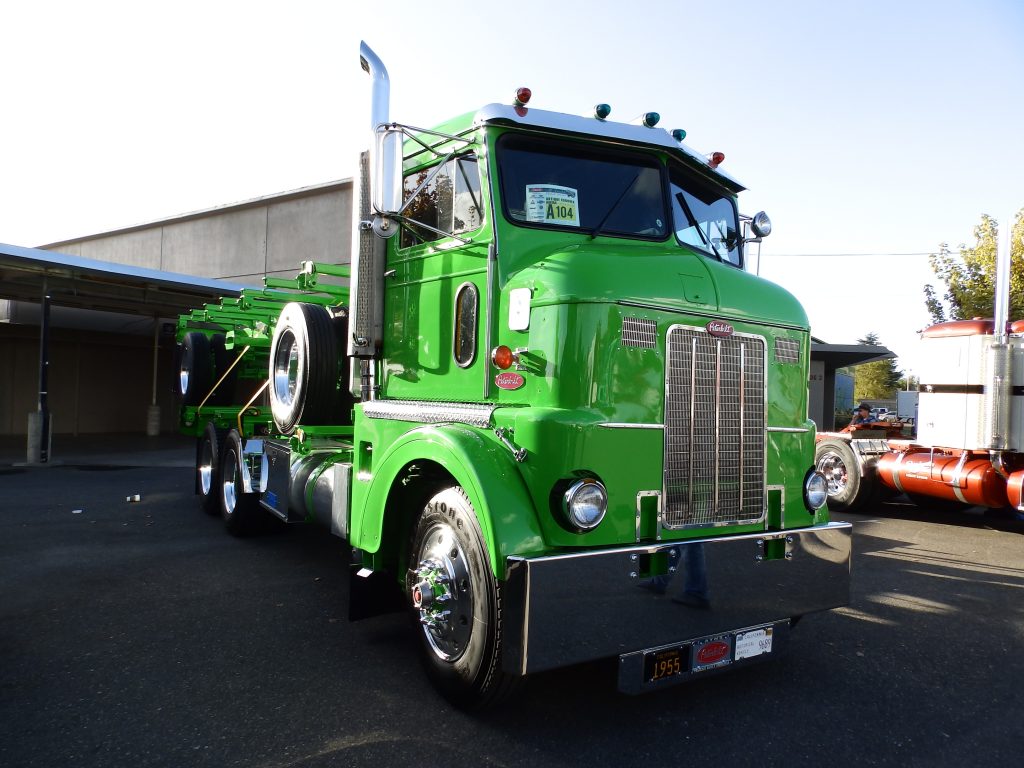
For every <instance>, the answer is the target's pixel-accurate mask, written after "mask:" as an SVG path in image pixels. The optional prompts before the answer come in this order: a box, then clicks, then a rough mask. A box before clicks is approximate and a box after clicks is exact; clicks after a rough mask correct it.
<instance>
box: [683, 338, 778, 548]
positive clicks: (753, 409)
mask: <svg viewBox="0 0 1024 768" xmlns="http://www.w3.org/2000/svg"><path fill="white" fill-rule="evenodd" d="M667 349H668V355H667V356H668V360H667V373H666V377H665V488H664V499H665V503H664V518H663V524H664V525H665V527H666V528H689V527H694V526H713V525H728V524H732V523H749V522H756V521H758V520H760V519H761V518H762V517H763V514H764V434H765V430H764V426H765V382H764V371H765V342H764V339H762V338H761V337H759V336H750V335H747V334H734V335H732V336H728V337H716V336H712V335H710V334H709V333H708V332H707V331H705V330H704V329H703V328H690V327H685V326H673V327H672V328H670V329H669V333H668V342H667Z"/></svg>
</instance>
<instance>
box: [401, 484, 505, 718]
mask: <svg viewBox="0 0 1024 768" xmlns="http://www.w3.org/2000/svg"><path fill="white" fill-rule="evenodd" d="M409 560H410V562H409V575H408V577H407V587H408V593H409V596H410V599H411V601H412V605H413V608H414V610H415V617H416V619H417V623H418V626H419V632H418V634H419V636H420V641H421V648H422V652H423V660H424V664H425V666H426V670H427V674H428V676H429V677H430V678H431V680H432V681H433V683H434V685H435V686H436V687H437V688H438V689H439V690H440V691H441V693H442V694H443V695H444V696H445V698H447V699H448V700H449V701H451V702H452V703H453V704H455V705H456V706H459V707H463V708H467V709H479V708H484V707H487V706H490V705H493V704H495V703H497V702H498V701H499V700H500V699H502V698H504V697H505V696H507V695H508V694H509V693H511V691H512V690H513V688H514V687H515V685H516V684H517V682H518V681H519V680H520V678H516V677H512V676H511V675H507V674H505V673H504V672H503V671H502V670H501V649H502V642H503V634H502V625H501V586H500V584H499V583H498V581H497V580H496V579H495V578H494V574H493V573H492V571H491V567H490V562H489V559H488V556H487V549H486V547H485V545H484V538H483V534H482V533H481V531H480V525H479V523H478V522H477V519H476V514H475V513H474V512H473V505H472V503H471V502H470V500H469V497H468V496H466V493H465V491H463V490H462V488H460V487H458V486H453V487H451V488H446V489H445V490H443V491H441V492H440V493H437V494H436V495H434V496H433V497H432V498H431V499H430V501H429V502H427V505H426V507H424V509H423V512H422V513H421V514H420V517H419V520H418V521H417V524H416V529H415V532H414V534H413V539H412V547H411V549H410V556H409Z"/></svg>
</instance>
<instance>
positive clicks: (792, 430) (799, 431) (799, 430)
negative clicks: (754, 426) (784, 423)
mask: <svg viewBox="0 0 1024 768" xmlns="http://www.w3.org/2000/svg"><path fill="white" fill-rule="evenodd" d="M765 431H766V432H782V433H785V434H791V435H803V434H806V433H808V432H810V431H811V430H809V429H807V428H806V427H765Z"/></svg>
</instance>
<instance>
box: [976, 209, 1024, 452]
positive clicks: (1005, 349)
mask: <svg viewBox="0 0 1024 768" xmlns="http://www.w3.org/2000/svg"><path fill="white" fill-rule="evenodd" d="M1004 226H1005V228H1006V232H1005V235H1004V238H1003V247H1002V248H998V244H997V252H996V284H995V307H994V310H993V312H994V324H993V328H992V334H993V338H992V345H991V346H990V347H989V349H988V352H987V354H986V356H985V391H986V393H987V394H988V397H986V398H985V421H984V424H985V427H984V429H985V432H984V434H985V437H986V439H987V440H988V447H989V450H991V451H1006V450H1018V449H1019V448H1020V446H1017V445H1010V437H1011V436H1010V406H1011V403H1012V398H1013V376H1012V371H1013V368H1012V366H1011V361H1010V343H1009V335H1008V333H1007V325H1008V321H1009V313H1010V249H1011V246H1012V244H1013V219H1012V217H1011V218H1009V219H1007V221H1006V223H1005V224H1004ZM997 469H998V467H997Z"/></svg>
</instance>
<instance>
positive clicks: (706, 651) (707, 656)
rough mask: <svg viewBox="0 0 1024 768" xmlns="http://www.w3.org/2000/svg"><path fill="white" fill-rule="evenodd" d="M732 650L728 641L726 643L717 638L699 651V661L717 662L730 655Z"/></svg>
mask: <svg viewBox="0 0 1024 768" xmlns="http://www.w3.org/2000/svg"><path fill="white" fill-rule="evenodd" d="M730 650H731V648H730V647H729V644H728V643H724V642H722V641H721V640H715V641H713V642H710V643H708V644H707V645H705V646H704V647H703V648H701V649H700V650H699V651H697V663H698V664H715V663H716V662H719V661H722V660H724V659H725V658H726V657H728V655H729V651H730Z"/></svg>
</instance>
